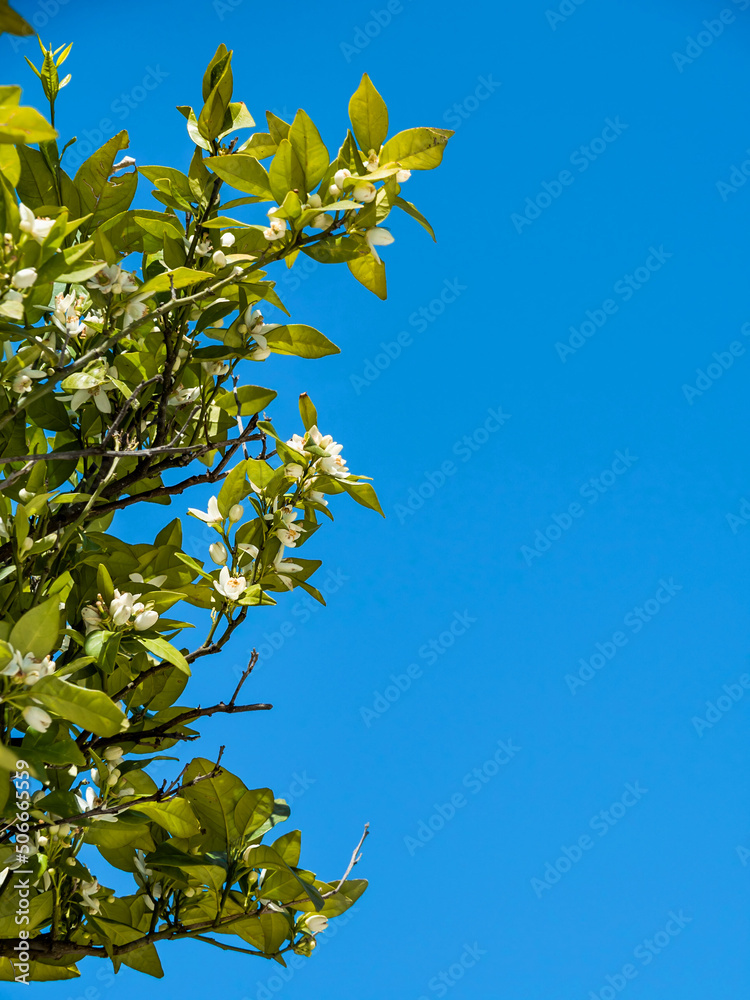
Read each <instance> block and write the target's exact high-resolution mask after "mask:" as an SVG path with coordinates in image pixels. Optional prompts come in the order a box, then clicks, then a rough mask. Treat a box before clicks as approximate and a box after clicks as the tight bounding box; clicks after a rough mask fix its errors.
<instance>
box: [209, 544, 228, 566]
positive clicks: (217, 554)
mask: <svg viewBox="0 0 750 1000" xmlns="http://www.w3.org/2000/svg"><path fill="white" fill-rule="evenodd" d="M208 554H209V555H210V556H211V558H212V559H213V561H214V562H215V563H216V565H217V566H223V565H224V563H225V562H226V561H227V550H226V549H225V548H224V546H223V545H222V544H221V542H212V543H211V545H209V546H208Z"/></svg>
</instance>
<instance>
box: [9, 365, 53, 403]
mask: <svg viewBox="0 0 750 1000" xmlns="http://www.w3.org/2000/svg"><path fill="white" fill-rule="evenodd" d="M46 377H47V373H46V372H43V371H39V370H38V369H36V368H22V369H21V371H20V372H18V373H17V374H16V375H15V376H14V378H13V381H12V382H11V384H10V387H11V389H12V390H13V392H17V393H18V394H19V396H22V395H23V394H24V393H25V392H30V391H31V390H32V389H33V388H34V382H33V381H32V380H33V379H35V378H46Z"/></svg>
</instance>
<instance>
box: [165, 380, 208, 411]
mask: <svg viewBox="0 0 750 1000" xmlns="http://www.w3.org/2000/svg"><path fill="white" fill-rule="evenodd" d="M200 394H201V391H200V388H199V387H198V386H194V388H192V389H188V388H187V386H184V385H183V386H181V387H180V388H179V389H175V391H174V392H173V393H172V394H171V396H170V397H169V400H168V402H169V404H170V405H171V406H187V405H188V404H189V403H194V402H195V401H196V399H197V398H198V397H199V396H200Z"/></svg>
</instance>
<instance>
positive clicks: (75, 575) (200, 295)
mask: <svg viewBox="0 0 750 1000" xmlns="http://www.w3.org/2000/svg"><path fill="white" fill-rule="evenodd" d="M8 10H9V8H7V6H6V9H5V13H6V14H7V11H8ZM2 13H3V12H2V11H0V14H2ZM1 26H2V25H0V27H1ZM5 27H6V28H7V21H6V24H5ZM42 51H43V58H42V62H41V66H40V67H38V68H35V72H36V73H37V76H38V77H39V79H40V81H41V85H42V87H43V89H44V93H45V95H46V97H47V100H48V102H49V107H50V111H49V115H48V116H47V117H45V116H43V115H42V114H41V113H40V112H39V111H37V110H34V109H33V108H31V107H27V106H25V105H23V104H22V103H21V91H20V88H18V87H15V86H4V87H0V234H4V239H3V242H2V245H1V246H0V339H1V340H2V346H3V348H4V350H3V352H2V359H1V360H0V491H1V492H0V612H1V615H0V618H1V621H0V978H2V979H5V980H14V979H15V980H18V981H23V982H28V981H30V980H53V979H66V978H70V977H73V976H76V975H78V969H77V963H78V962H79V961H81V960H82V959H84V958H87V957H91V958H105V959H108V960H110V961H111V962H112V963H113V965H114V968H115V971H117V970H118V969H119V968H120V966H121V964H125V965H127V966H130V967H131V968H134V969H137V970H139V971H141V972H144V973H148V974H150V975H153V976H161V975H162V970H161V965H160V961H159V957H158V954H157V946H158V945H160V944H162V943H164V942H167V941H173V940H176V939H180V938H194V939H197V940H200V941H203V942H206V943H208V944H211V945H215V946H218V947H220V948H224V949H231V950H235V951H241V952H245V953H247V954H251V955H256V956H262V957H266V958H269V959H273V960H275V961H277V962H279V963H281V964H283V963H284V958H283V956H284V954H285V953H286V952H289V951H290V950H291V951H294V952H296V953H297V954H303V955H307V954H310V952H311V951H312V949H313V947H314V945H315V935H316V934H317V933H318V932H320V931H321V930H322V929H324V928H325V926H326V923H327V921H328V919H330V918H333V917H336V916H337V915H338V914H340V913H342V912H343V911H344V910H346V909H347V907H349V906H351V905H352V903H353V902H354V901H355V900H356V899H357V898H358V897H359V896H360V894H361V893H362V892H363V890H364V888H365V885H366V883H365V882H364V881H363V880H360V879H352V878H350V877H349V876H350V873H351V869H352V867H353V865H354V864H355V863H356V860H357V859H358V851H359V847H358V848H357V849H356V850H355V851H354V854H353V855H352V858H351V861H350V862H349V865H348V866H346V859H343V861H342V869H345V870H344V872H343V875H340V874H339V875H338V877H336V878H333V879H331V878H329V879H322V878H319V877H318V876H317V875H316V874H314V873H313V872H312V871H310V870H309V868H308V867H307V866H304V867H303V866H302V865H301V863H300V834H299V831H296V830H295V831H292V832H289V833H285V834H283V835H281V836H276V831H275V830H274V827H275V826H276V824H277V823H279V822H281V821H282V820H285V819H286V818H287V816H288V814H289V808H288V807H287V805H286V803H285V802H284V801H283V800H280V799H275V798H274V795H273V793H272V792H271V791H270V790H269V789H267V788H259V789H249V788H247V787H246V786H245V784H244V783H243V782H242V780H241V778H240V777H237V776H235V775H233V774H231V773H230V772H229V771H228V770H227V769H226V768H225V767H224V766H223V764H222V762H221V751H220V750H219V749H218V748H216V752H213V751H212V753H211V755H210V758H203V757H197V758H195V759H193V760H190V761H189V762H188V763H186V764H185V766H182V764H183V762H184V760H185V759H187V758H183V757H182V756H181V755H180V756H178V754H180V752H181V751H182V750H183V749H185V744H189V743H190V742H192V741H193V740H195V739H196V738H197V737H198V736H199V733H200V730H199V728H198V724H199V723H200V720H201V719H203V718H206V717H208V716H212V715H216V714H220V713H224V714H227V715H235V714H245V713H249V712H253V711H263V710H267V709H269V708H270V707H271V706H270V705H266V704H246V703H245V702H244V700H243V699H242V698H241V697H240V695H241V691H242V688H243V685H244V683H245V681H246V680H247V677H248V676H249V674H250V672H251V670H252V668H253V665H254V663H255V661H256V658H257V657H256V654H255V652H254V651H253V652H252V653H251V654H250V655H249V661H248V664H247V669H246V670H245V671H244V673H243V675H242V677H241V678H240V680H239V683H238V685H237V688H236V689H235V690H234V691H233V692H232V691H227V693H226V700H225V701H220V702H218V703H217V704H215V705H211V706H208V707H205V708H200V707H190V705H189V702H188V701H187V696H186V686H187V684H188V680H189V677H190V674H191V671H193V670H196V669H200V668H201V667H202V666H203V664H204V662H205V660H206V658H207V657H209V656H212V655H216V654H218V653H220V652H221V651H222V650H223V649H224V648H225V647H226V645H227V643H228V642H229V640H230V638H231V637H232V636H233V635H234V634H235V633H237V636H236V641H237V642H242V641H243V640H242V639H241V638H240V637H241V636H242V635H243V634H245V633H247V623H246V619H248V617H249V616H250V615H251V614H252V609H253V608H256V607H258V606H260V605H268V604H273V603H275V602H276V601H278V600H283V599H284V597H285V595H287V594H288V593H289V592H290V591H292V590H294V589H296V588H301V589H302V590H304V591H306V592H307V593H308V594H310V595H311V596H312V597H314V598H315V599H317V600H319V601H321V603H322V597H321V595H320V594H319V592H318V591H317V590H316V588H315V585H314V582H313V580H314V574H315V571H316V570H317V569H318V567H319V565H320V562H319V560H317V559H308V558H304V557H303V556H302V555H301V554H300V552H301V549H302V546H303V545H304V544H305V543H306V542H307V540H308V539H309V538H310V537H311V536H312V535H313V533H314V532H315V531H316V530H317V529H318V527H319V525H320V522H321V519H322V518H330V517H331V513H330V509H329V504H330V505H331V506H334V505H335V503H336V502H338V500H339V497H340V496H341V495H342V494H346V495H348V496H349V497H351V498H352V499H353V500H355V501H356V502H357V503H359V504H362V505H363V506H365V507H368V508H372V509H373V510H376V511H379V510H380V508H379V505H378V501H377V497H376V495H375V492H374V490H373V488H372V486H370V485H369V483H368V482H366V480H365V479H364V478H363V477H362V476H359V475H355V474H354V473H352V472H350V470H349V469H348V467H347V465H346V461H345V458H344V456H343V455H342V446H341V445H340V444H337V443H336V442H335V441H334V440H333V439H332V437H331V436H330V434H327V433H324V429H325V425H326V422H325V418H324V417H321V418H319V417H318V414H317V413H316V410H315V407H314V405H313V403H312V402H311V400H310V399H309V398H308V396H307V395H303V396H302V397H301V398H300V400H299V411H300V424H299V425H298V427H296V428H288V429H285V430H284V431H283V432H282V431H281V430H277V429H276V427H275V426H274V424H273V423H272V422H271V421H270V420H269V419H268V417H267V415H266V411H267V410H268V408H269V407H271V405H272V403H273V400H274V397H275V396H276V393H275V392H274V391H273V390H272V389H267V388H264V387H262V386H259V385H255V384H248V383H247V382H246V381H245V380H246V379H247V378H252V376H253V375H254V373H255V371H259V370H260V369H257V368H254V367H253V365H254V364H262V363H263V362H264V361H265V360H266V359H267V358H268V357H269V356H270V355H271V354H279V355H294V356H297V357H302V358H321V357H325V356H326V355H330V354H333V353H336V352H337V351H338V348H337V347H336V346H335V345H334V344H333V343H332V342H331V341H330V340H329V339H328V338H327V337H326V336H325V335H324V334H323V333H321V332H319V331H318V330H316V329H314V328H312V327H311V326H308V325H305V324H301V323H296V322H295V323H293V322H286V321H283V322H275V323H271V322H267V320H266V315H267V314H268V309H269V308H273V309H275V310H276V314H277V315H278V316H279V318H281V319H284V317H283V316H282V315H281V314H282V313H283V314H286V309H285V307H284V304H283V302H282V301H281V300H280V298H279V296H278V294H277V292H276V290H275V287H274V280H273V278H272V277H271V275H270V269H271V268H272V266H273V265H275V264H279V263H280V262H282V261H283V262H284V265H285V266H286V267H292V266H293V265H294V263H295V260H297V259H298V257H299V255H300V254H304V255H306V256H308V257H311V258H313V260H315V261H318V262H320V263H323V264H338V263H343V264H345V265H346V266H347V267H348V269H349V270H350V272H351V273H352V275H353V276H354V277H355V278H356V279H357V280H358V281H360V282H361V283H362V284H363V285H365V286H366V287H367V288H369V289H371V290H372V291H373V292H374V293H375V294H376V295H378V296H380V297H385V293H386V292H385V267H384V264H383V262H382V261H381V259H380V256H379V253H378V248H379V247H383V246H385V245H387V244H388V243H390V242H391V241H392V238H393V237H392V236H391V235H390V232H389V231H388V230H387V229H386V228H384V227H383V223H384V222H385V221H386V218H387V217H388V216H389V214H390V212H391V210H392V209H394V208H397V209H401V210H403V211H404V212H405V213H407V214H408V215H410V216H412V217H413V218H414V219H416V220H417V221H418V222H420V223H421V224H422V225H423V226H424V227H425V228H426V229H427V230H428V231H430V232H431V230H430V227H429V225H428V223H427V222H426V221H425V220H424V219H423V218H422V216H421V215H420V213H419V212H418V211H417V209H416V208H415V207H414V206H413V205H412V204H411V203H410V202H408V201H406V200H405V199H404V198H403V197H402V189H403V186H404V185H405V184H406V182H407V181H408V180H409V177H410V173H411V172H412V171H418V170H428V169H431V168H433V167H436V166H437V165H438V164H439V163H440V160H441V158H442V155H443V149H444V146H445V144H446V142H447V140H448V138H449V136H450V134H451V133H449V132H447V131H445V130H443V129H434V128H414V129H409V130H407V131H405V132H400V133H398V134H397V135H395V136H393V137H392V138H390V139H387V132H388V112H387V110H386V105H385V103H384V101H383V99H382V98H381V96H380V94H379V93H378V92H377V90H376V89H375V88H374V86H373V85H372V83H371V82H370V80H369V79H368V77H367V76H364V77H363V79H362V82H361V83H360V85H359V87H358V89H357V91H356V93H355V94H354V96H353V97H352V98H351V101H350V103H349V117H350V119H351V130H350V131H348V132H347V133H346V136H345V138H344V142H343V144H342V145H341V147H340V148H339V149H338V152H336V153H334V154H333V155H331V153H330V152H329V150H328V149H327V147H326V145H325V144H324V142H323V139H322V138H321V136H320V134H319V132H318V130H317V129H316V127H315V125H314V124H313V122H312V120H311V119H310V118H309V116H308V115H307V114H306V113H305V112H304V111H299V112H298V113H297V115H296V116H295V118H294V121H292V122H291V123H290V122H286V121H283V120H282V119H281V118H279V117H277V116H276V115H273V114H271V113H268V114H267V121H268V131H252V130H253V128H254V127H255V123H254V121H253V119H252V117H251V115H250V113H249V111H248V109H247V107H246V106H245V104H243V103H242V102H239V101H234V100H233V99H232V53H231V52H229V51H227V49H226V48H225V47H224V46H223V45H222V46H220V47H219V49H218V51H217V52H216V54H215V56H214V57H213V59H212V60H211V62H210V64H209V66H208V68H207V70H206V72H205V75H204V77H203V101H204V104H203V106H202V107H201V108H196V109H193V108H190V107H182V108H179V111H180V113H181V114H182V116H183V117H184V120H185V122H186V124H187V132H188V134H189V139H190V140H191V143H192V152H190V151H188V153H187V155H186V159H185V162H183V163H181V164H180V166H179V167H176V166H140V165H138V166H136V163H135V160H134V159H132V158H131V157H129V156H125V157H123V156H122V151H123V150H124V149H126V148H127V147H128V136H127V133H126V132H120V133H119V134H118V135H115V136H114V137H113V138H111V139H110V140H109V141H108V142H106V143H105V144H104V146H102V148H101V149H99V150H98V151H96V152H95V153H94V154H93V155H92V156H91V157H90V158H89V159H88V160H86V161H85V162H84V163H83V164H82V165H81V166H80V168H79V169H78V171H77V172H76V173H75V176H72V177H71V176H70V175H69V174H68V173H66V171H65V166H64V163H65V150H66V149H67V147H68V146H69V145H70V143H67V144H66V145H64V146H62V148H61V144H60V143H58V136H57V132H56V131H55V128H54V113H55V102H56V101H57V99H58V95H59V92H60V90H61V88H62V87H64V86H65V85H66V84H67V83H68V81H69V80H70V77H69V76H68V77H65V78H64V79H61V78H60V75H59V73H58V69H59V67H60V66H61V64H62V63H63V62H64V61H65V59H66V57H67V56H68V54H69V52H70V47H69V46H68V47H67V48H62V49H57V50H55V51H52V50H51V49H50V50H49V51H45V50H44V49H42ZM247 130H250V134H249V136H248V133H247ZM264 163H265V165H264ZM139 181H141V183H142V184H145V187H146V188H147V189H149V188H150V190H151V194H152V195H153V198H154V199H155V204H154V202H150V204H152V207H149V208H142V207H137V208H131V207H130V206H131V203H132V202H133V200H134V198H135V196H136V193H137V191H138V184H139ZM412 183H414V181H412ZM140 190H141V192H142V191H143V187H142V188H141V189H140ZM141 203H142V204H149V201H148V200H147V199H146V198H145V197H144V198H143V199H141V201H140V202H139V204H141ZM269 205H270V208H268V206H269ZM257 206H260V208H258V207H257ZM266 209H268V210H267V211H266ZM264 212H265V217H264V218H263V221H258V216H259V214H260V213H264ZM228 213H233V214H232V215H231V216H230V215H229V214H228ZM235 215H239V216H243V217H244V218H246V219H247V221H242V220H240V219H238V218H235V217H234V216H235ZM253 219H255V221H253ZM320 424H322V426H323V429H320V428H319V425H320ZM291 431H294V433H290V432H291ZM201 484H211V485H213V487H214V489H213V495H212V496H211V498H210V500H208V504H207V508H206V509H205V510H204V509H202V505H201V508H200V509H199V508H197V507H195V508H192V507H191V508H189V507H188V503H189V499H188V496H187V495H186V494H187V492H188V491H189V490H190V489H191V488H192V487H194V486H199V485H201ZM206 492H207V491H206ZM170 503H172V504H173V505H175V506H176V507H177V513H178V515H183V514H185V515H189V516H192V517H194V518H197V519H198V520H199V521H201V522H203V524H204V525H205V526H206V530H208V531H209V532H211V533H213V537H214V541H213V542H212V544H211V545H210V546H209V545H207V546H206V551H205V554H204V555H205V558H204V559H202V560H201V559H196V558H194V557H193V556H191V555H189V554H188V553H186V552H185V551H184V550H183V541H182V522H181V518H180V516H178V517H176V518H175V519H174V520H173V521H171V522H170V523H169V524H167V526H166V527H164V528H163V529H162V530H161V531H159V532H158V534H157V535H156V537H153V535H152V534H151V533H149V532H148V522H149V518H148V514H147V513H146V514H145V516H144V517H143V519H142V522H141V523H142V525H143V529H142V537H139V538H137V539H135V540H132V539H125V538H123V537H120V535H119V534H118V531H117V524H118V522H117V516H116V515H117V512H118V511H121V510H124V509H127V508H130V507H133V506H136V505H140V507H139V509H140V510H143V511H144V512H147V511H148V510H149V509H151V508H149V507H148V506H147V505H150V504H161V505H165V504H170ZM180 605H182V606H185V605H190V606H191V607H192V608H193V609H196V610H194V611H192V612H191V615H192V617H193V618H194V619H195V618H196V616H197V618H198V620H200V619H201V617H202V618H203V621H204V626H205V631H204V632H203V633H202V635H203V636H204V637H203V638H202V640H201V639H199V640H198V641H197V642H196V643H195V644H192V645H191V643H190V641H189V640H188V638H187V635H186V634H185V630H186V629H187V628H189V627H191V626H190V625H189V624H188V623H186V622H184V621H181V620H180V615H179V612H178V613H177V614H175V609H176V608H178V607H179V606H180ZM251 636H252V633H249V638H248V639H245V640H244V644H245V648H246V649H248V650H250V649H251V648H252V646H251V642H252V638H251ZM169 751H173V753H172V754H170V753H169ZM165 761H167V762H169V761H178V762H179V763H175V764H169V763H166V764H165V763H164V762H165ZM155 762H158V763H155ZM165 767H166V768H171V772H170V773H171V779H170V780H165V781H161V782H158V781H157V780H155V777H154V773H155V772H156V771H157V770H159V771H160V772H161V773H163V769H164V768H165ZM365 832H366V831H365ZM363 839H364V838H363ZM360 844H361V842H360ZM113 869H119V873H115V872H114V871H113ZM108 880H109V881H112V880H114V881H115V882H116V883H117V885H118V886H120V887H122V885H123V884H125V886H126V889H125V891H124V892H119V890H118V891H117V892H116V891H115V890H113V889H112V888H111V887H109V885H108V884H107V883H108Z"/></svg>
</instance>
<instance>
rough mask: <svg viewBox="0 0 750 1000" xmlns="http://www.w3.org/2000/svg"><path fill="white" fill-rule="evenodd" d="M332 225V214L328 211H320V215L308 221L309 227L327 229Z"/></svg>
mask: <svg viewBox="0 0 750 1000" xmlns="http://www.w3.org/2000/svg"><path fill="white" fill-rule="evenodd" d="M332 225H333V216H332V215H330V214H329V213H328V212H321V213H320V215H316V216H315V218H314V219H313V220H312V222H311V223H310V228H311V229H328V228H329V227H330V226H332Z"/></svg>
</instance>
